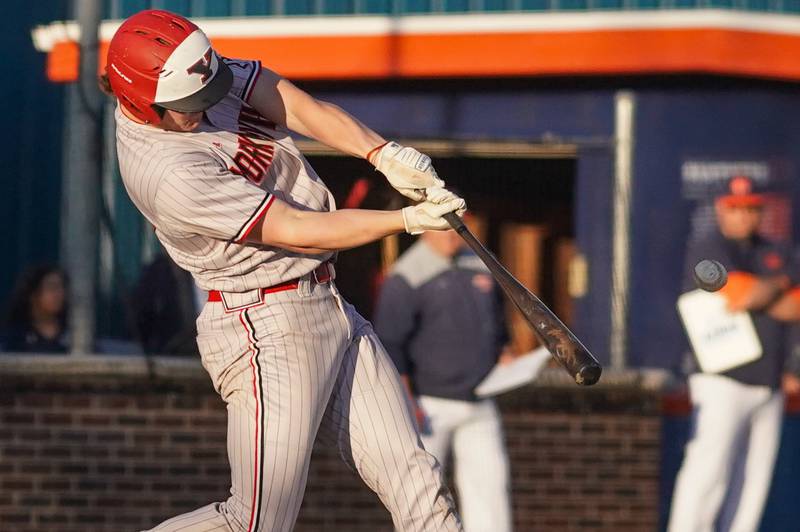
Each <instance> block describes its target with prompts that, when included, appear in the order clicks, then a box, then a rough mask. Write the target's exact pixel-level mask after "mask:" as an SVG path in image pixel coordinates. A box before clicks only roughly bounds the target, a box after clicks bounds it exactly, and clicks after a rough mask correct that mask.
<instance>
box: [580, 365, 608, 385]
mask: <svg viewBox="0 0 800 532" xmlns="http://www.w3.org/2000/svg"><path fill="white" fill-rule="evenodd" d="M601 373H603V368H601V367H600V366H598V365H596V364H590V365H588V366H583V367H582V368H581V369H579V370H578V372H577V373H576V374H575V382H577V383H578V384H580V385H583V386H591V385H592V384H594V383H596V382H597V381H599V380H600V374H601Z"/></svg>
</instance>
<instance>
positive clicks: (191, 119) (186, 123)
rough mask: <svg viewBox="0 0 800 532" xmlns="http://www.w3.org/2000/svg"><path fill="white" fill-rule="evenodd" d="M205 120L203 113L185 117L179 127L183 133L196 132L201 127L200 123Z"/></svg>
mask: <svg viewBox="0 0 800 532" xmlns="http://www.w3.org/2000/svg"><path fill="white" fill-rule="evenodd" d="M202 120H203V113H192V114H186V115H184V119H183V120H181V121H180V122H178V127H180V128H181V131H186V132H187V133H188V132H189V131H194V130H195V129H197V126H199V125H200V122H201V121H202Z"/></svg>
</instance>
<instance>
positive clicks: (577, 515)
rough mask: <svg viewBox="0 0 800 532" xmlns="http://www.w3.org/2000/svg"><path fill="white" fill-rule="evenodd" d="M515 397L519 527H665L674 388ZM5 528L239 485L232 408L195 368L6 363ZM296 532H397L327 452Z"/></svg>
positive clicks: (147, 510)
mask: <svg viewBox="0 0 800 532" xmlns="http://www.w3.org/2000/svg"><path fill="white" fill-rule="evenodd" d="M546 377H549V379H546V380H545V383H544V384H540V385H539V386H535V387H533V386H532V387H529V388H526V389H524V390H520V391H517V392H514V393H511V394H508V395H506V396H504V397H503V399H502V401H501V409H502V411H503V416H504V421H505V427H506V431H507V440H508V446H509V454H510V459H511V469H512V478H513V491H514V517H515V522H516V529H517V530H518V531H537V530H542V531H569V530H582V531H583V530H596V531H615V532H620V531H634V530H635V531H640V530H643V531H646V530H655V529H656V527H657V521H658V493H657V491H658V476H659V442H660V417H659V412H658V395H659V394H658V392H657V391H654V390H653V387H652V386H650V387H647V386H645V387H642V386H640V385H639V384H638V382H639V381H638V380H637V379H636V378H627V377H624V376H617V377H614V376H613V375H610V376H609V378H608V379H607V384H604V385H602V386H598V387H596V388H595V389H592V390H584V389H580V388H578V387H577V386H575V385H574V384H570V383H565V382H563V380H562V379H561V378H560V373H558V372H557V370H556V371H554V372H548V374H547V375H546ZM0 423H2V430H1V431H0V531H15V532H32V531H64V532H67V531H81V532H94V531H114V532H119V531H129V530H140V529H143V528H147V527H149V526H152V525H153V524H155V523H157V522H159V521H160V520H162V519H163V518H165V517H168V516H171V515H175V514H178V513H181V512H184V511H187V510H190V509H193V508H196V507H198V506H201V505H203V504H206V503H208V502H211V501H215V500H222V499H224V498H225V497H226V494H227V491H228V474H229V473H228V466H227V462H226V451H225V409H224V405H223V403H222V401H221V400H220V399H219V397H218V396H217V395H216V394H215V393H214V392H213V390H212V389H211V387H210V385H209V383H208V379H207V378H206V377H205V375H204V373H203V372H202V370H201V369H200V367H199V364H197V363H196V362H195V361H180V360H177V361H176V360H168V359H163V360H162V359H159V362H158V364H156V365H155V366H154V367H148V366H147V365H146V364H145V363H144V361H143V360H141V359H127V358H121V357H120V358H114V359H109V358H103V359H94V358H88V357H87V358H79V359H70V358H67V357H55V358H37V359H30V358H26V359H16V358H14V357H4V358H2V359H0ZM296 530H298V531H344V530H346V531H355V532H360V531H363V532H367V531H370V532H374V531H381V530H387V531H388V530H391V521H390V519H389V516H388V514H387V513H386V511H385V510H384V509H383V507H382V506H381V505H380V503H379V501H378V499H377V498H376V497H375V495H374V494H372V492H371V491H369V490H368V489H367V488H366V487H365V486H364V485H363V484H362V483H361V481H360V480H359V479H358V478H357V477H356V476H355V475H353V474H352V473H351V472H350V471H349V470H348V469H347V468H346V467H345V466H344V465H343V464H342V463H341V462H340V461H339V459H338V457H337V455H336V454H335V453H334V452H332V451H331V450H328V449H326V448H321V447H318V448H316V449H315V454H314V457H313V459H312V466H311V472H310V475H309V481H308V488H307V491H306V498H305V501H304V504H303V508H302V510H301V514H300V519H299V521H298V525H297V528H296Z"/></svg>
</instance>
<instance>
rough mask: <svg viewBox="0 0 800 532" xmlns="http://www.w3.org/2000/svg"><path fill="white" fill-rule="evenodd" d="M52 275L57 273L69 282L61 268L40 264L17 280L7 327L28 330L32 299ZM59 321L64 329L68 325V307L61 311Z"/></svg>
mask: <svg viewBox="0 0 800 532" xmlns="http://www.w3.org/2000/svg"><path fill="white" fill-rule="evenodd" d="M51 273H57V274H58V275H60V276H61V278H62V279H63V280H64V283H66V282H67V275H66V273H65V272H64V270H62V269H61V268H60V267H58V266H56V265H55V264H39V265H36V266H31V267H30V268H28V269H27V270H25V271H23V272H22V274H21V275H20V276H19V277H18V278H17V284H16V285H15V286H14V290H13V291H12V292H11V299H10V300H9V305H8V313H7V314H6V320H5V321H6V327H8V328H9V329H11V328H26V327H28V326H29V325H30V324H31V322H32V320H33V316H32V315H31V310H32V309H31V298H32V297H33V294H35V293H36V291H37V290H39V288H40V287H41V286H42V281H43V280H44V278H45V277H47V276H48V275H50V274H51ZM58 321H59V323H60V324H61V327H62V328H65V327H66V325H67V306H66V305H64V308H63V309H61V312H60V313H59V316H58Z"/></svg>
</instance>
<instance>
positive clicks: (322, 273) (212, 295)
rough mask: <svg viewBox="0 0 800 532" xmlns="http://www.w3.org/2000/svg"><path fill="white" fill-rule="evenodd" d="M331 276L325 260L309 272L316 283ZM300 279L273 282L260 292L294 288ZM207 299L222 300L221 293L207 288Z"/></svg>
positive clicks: (321, 282) (322, 282) (329, 278)
mask: <svg viewBox="0 0 800 532" xmlns="http://www.w3.org/2000/svg"><path fill="white" fill-rule="evenodd" d="M331 277H332V276H331V269H330V268H329V267H328V263H327V262H323V263H322V264H320V265H319V266H317V267H316V269H314V270H313V271H312V272H311V279H313V280H314V282H316V283H317V284H325V283H327V282H329V281H330V280H331ZM301 280H302V277H298V278H297V279H292V280H290V281H284V282H282V283H278V284H274V285H272V286H268V287H266V288H262V289H261V293H262V294H272V293H274V292H283V291H284V290H294V289H296V288H297V287H298V286H300V281H301ZM208 300H209V301H211V302H215V301H222V294H221V293H220V292H219V290H209V291H208Z"/></svg>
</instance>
